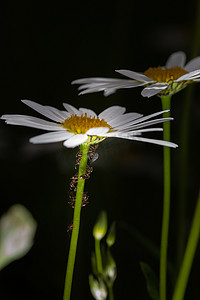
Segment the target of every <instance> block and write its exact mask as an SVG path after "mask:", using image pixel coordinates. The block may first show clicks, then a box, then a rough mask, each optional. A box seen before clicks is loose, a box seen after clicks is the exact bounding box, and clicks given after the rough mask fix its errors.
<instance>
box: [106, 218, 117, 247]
mask: <svg viewBox="0 0 200 300" xmlns="http://www.w3.org/2000/svg"><path fill="white" fill-rule="evenodd" d="M115 238H116V223H115V222H113V223H112V224H111V226H110V229H109V231H108V234H107V238H106V243H107V245H108V247H111V246H112V245H114V243H115Z"/></svg>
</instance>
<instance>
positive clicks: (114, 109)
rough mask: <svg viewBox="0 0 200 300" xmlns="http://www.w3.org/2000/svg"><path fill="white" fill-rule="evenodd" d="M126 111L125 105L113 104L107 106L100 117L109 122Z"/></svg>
mask: <svg viewBox="0 0 200 300" xmlns="http://www.w3.org/2000/svg"><path fill="white" fill-rule="evenodd" d="M125 111H126V108H125V107H122V106H117V105H116V106H111V107H109V108H106V109H105V110H104V111H102V112H101V113H100V114H99V115H98V117H99V118H100V119H104V120H105V121H106V122H109V121H111V120H113V119H115V118H116V117H118V116H120V115H123V114H124V113H125Z"/></svg>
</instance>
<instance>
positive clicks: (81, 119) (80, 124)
mask: <svg viewBox="0 0 200 300" xmlns="http://www.w3.org/2000/svg"><path fill="white" fill-rule="evenodd" d="M61 125H62V126H63V127H64V128H66V129H67V130H68V131H71V132H73V133H75V134H84V133H86V131H88V129H90V128H94V127H109V128H111V126H110V125H109V124H108V123H107V122H106V121H104V119H102V120H100V119H99V117H95V116H94V117H91V116H90V117H87V113H85V115H81V116H77V115H76V114H75V115H74V114H73V115H71V117H70V118H68V119H66V120H65V121H64V122H63V123H62V124H61Z"/></svg>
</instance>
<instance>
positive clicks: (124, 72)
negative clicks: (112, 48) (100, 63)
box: [115, 70, 155, 83]
mask: <svg viewBox="0 0 200 300" xmlns="http://www.w3.org/2000/svg"><path fill="white" fill-rule="evenodd" d="M115 72H118V73H120V74H122V75H124V76H127V77H129V78H132V79H134V80H137V81H142V82H145V83H150V82H155V80H152V79H151V78H149V77H147V76H145V75H143V74H141V73H138V72H134V71H130V70H115Z"/></svg>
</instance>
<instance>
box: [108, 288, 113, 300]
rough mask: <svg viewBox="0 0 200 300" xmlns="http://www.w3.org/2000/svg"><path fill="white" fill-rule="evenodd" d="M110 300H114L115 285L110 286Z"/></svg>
mask: <svg viewBox="0 0 200 300" xmlns="http://www.w3.org/2000/svg"><path fill="white" fill-rule="evenodd" d="M108 296H109V300H114V293H113V286H109V287H108Z"/></svg>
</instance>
